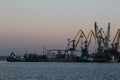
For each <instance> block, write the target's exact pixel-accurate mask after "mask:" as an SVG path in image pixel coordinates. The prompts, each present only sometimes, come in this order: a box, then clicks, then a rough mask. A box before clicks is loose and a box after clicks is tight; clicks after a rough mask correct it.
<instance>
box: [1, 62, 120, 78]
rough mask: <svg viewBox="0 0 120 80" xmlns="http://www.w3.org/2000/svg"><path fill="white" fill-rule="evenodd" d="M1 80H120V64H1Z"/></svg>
mask: <svg viewBox="0 0 120 80" xmlns="http://www.w3.org/2000/svg"><path fill="white" fill-rule="evenodd" d="M0 80H120V63H61V62H59V63H57V62H36V63H35V62H31V63H30V62H28V63H27V62H18V63H16V62H0Z"/></svg>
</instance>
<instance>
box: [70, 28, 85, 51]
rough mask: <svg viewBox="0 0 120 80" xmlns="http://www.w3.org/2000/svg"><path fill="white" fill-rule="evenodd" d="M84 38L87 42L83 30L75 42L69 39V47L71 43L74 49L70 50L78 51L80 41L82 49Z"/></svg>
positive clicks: (78, 33) (79, 32) (75, 38)
mask: <svg viewBox="0 0 120 80" xmlns="http://www.w3.org/2000/svg"><path fill="white" fill-rule="evenodd" d="M83 38H85V41H87V37H86V35H85V33H84V32H83V30H81V29H80V30H79V31H78V32H77V34H76V36H75V37H74V39H73V40H70V39H68V46H70V43H72V48H69V50H76V48H77V46H78V44H79V42H80V40H81V47H82V39H83Z"/></svg>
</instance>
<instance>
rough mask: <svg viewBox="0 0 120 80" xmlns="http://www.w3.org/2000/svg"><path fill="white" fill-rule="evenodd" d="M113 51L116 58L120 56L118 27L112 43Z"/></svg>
mask: <svg viewBox="0 0 120 80" xmlns="http://www.w3.org/2000/svg"><path fill="white" fill-rule="evenodd" d="M111 46H112V47H111V52H112V54H113V55H114V56H115V57H116V58H120V54H119V53H120V52H119V47H120V29H118V31H117V33H116V35H115V37H114V39H113V42H112V44H111Z"/></svg>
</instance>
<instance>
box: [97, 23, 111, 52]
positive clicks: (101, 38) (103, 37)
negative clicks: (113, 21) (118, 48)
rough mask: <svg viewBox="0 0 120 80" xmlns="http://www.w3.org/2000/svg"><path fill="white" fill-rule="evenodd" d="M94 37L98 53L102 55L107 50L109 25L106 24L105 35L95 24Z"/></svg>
mask: <svg viewBox="0 0 120 80" xmlns="http://www.w3.org/2000/svg"><path fill="white" fill-rule="evenodd" d="M95 36H96V38H97V43H98V52H99V53H103V52H104V51H107V50H108V49H109V41H110V23H108V28H107V33H106V34H105V32H104V31H103V29H102V28H100V29H99V28H98V26H97V23H96V22H95Z"/></svg>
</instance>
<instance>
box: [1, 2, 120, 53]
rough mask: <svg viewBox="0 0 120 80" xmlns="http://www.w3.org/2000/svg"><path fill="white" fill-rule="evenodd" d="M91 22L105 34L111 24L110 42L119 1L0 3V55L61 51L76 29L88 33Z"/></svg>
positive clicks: (117, 24)
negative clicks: (27, 51)
mask: <svg viewBox="0 0 120 80" xmlns="http://www.w3.org/2000/svg"><path fill="white" fill-rule="evenodd" d="M95 21H97V23H98V25H99V27H102V28H103V29H105V30H106V28H107V26H108V25H107V24H108V22H110V23H111V39H112V38H113V37H114V35H115V33H116V32H117V29H119V28H120V0H0V54H4V53H5V54H6V53H9V51H12V50H18V51H25V50H26V49H27V50H31V51H36V52H39V51H40V50H42V47H43V46H46V47H47V48H49V49H53V48H57V49H58V48H59V49H65V47H66V45H67V39H68V38H71V39H72V38H73V37H74V36H75V34H76V33H77V32H78V30H79V29H83V30H84V32H85V33H88V31H89V30H90V29H94V22H95ZM111 41H112V40H111Z"/></svg>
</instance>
